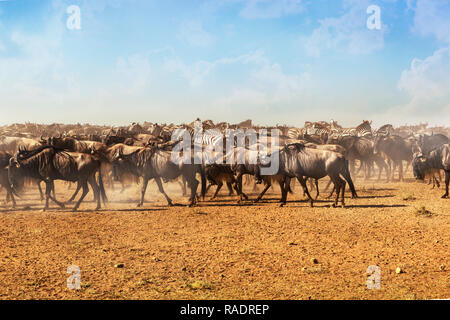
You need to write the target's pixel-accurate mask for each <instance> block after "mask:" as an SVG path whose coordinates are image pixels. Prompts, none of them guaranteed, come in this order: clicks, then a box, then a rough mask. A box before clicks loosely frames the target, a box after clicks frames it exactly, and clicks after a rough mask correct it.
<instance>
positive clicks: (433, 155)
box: [0, 119, 450, 211]
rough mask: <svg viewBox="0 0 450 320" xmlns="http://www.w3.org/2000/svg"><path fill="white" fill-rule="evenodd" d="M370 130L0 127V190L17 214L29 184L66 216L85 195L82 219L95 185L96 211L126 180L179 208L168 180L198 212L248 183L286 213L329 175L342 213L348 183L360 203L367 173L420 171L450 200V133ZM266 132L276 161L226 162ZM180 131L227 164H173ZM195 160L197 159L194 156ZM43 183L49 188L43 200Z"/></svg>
mask: <svg viewBox="0 0 450 320" xmlns="http://www.w3.org/2000/svg"><path fill="white" fill-rule="evenodd" d="M371 124H372V123H371V122H370V121H366V120H364V121H363V122H362V123H361V124H360V125H358V126H356V127H353V128H343V127H342V126H340V125H339V124H338V123H337V122H336V121H333V120H332V121H330V122H326V121H319V122H309V121H307V122H305V124H304V126H303V128H296V127H289V126H281V125H277V126H273V127H267V126H266V127H262V126H255V125H253V124H252V121H251V120H247V121H244V122H241V123H239V124H229V123H227V122H221V123H217V124H215V123H213V121H211V120H206V121H201V120H200V119H197V120H196V121H194V122H192V123H189V124H181V125H174V124H169V125H167V124H158V123H151V122H144V123H141V124H139V123H133V124H132V125H130V126H123V127H110V126H96V125H89V124H84V125H81V124H76V125H68V124H51V125H40V124H32V123H25V124H13V125H8V126H3V127H0V170H1V171H0V186H1V187H2V189H4V190H5V191H6V203H5V205H6V206H8V205H9V204H8V203H9V202H11V204H12V206H13V207H15V206H16V197H19V198H20V195H21V193H22V192H23V189H25V188H27V187H28V186H29V185H30V184H31V185H35V186H37V187H38V188H39V192H40V196H41V200H45V206H44V210H46V209H48V208H49V200H52V201H53V202H55V203H56V204H57V205H58V206H60V207H61V208H64V207H65V205H67V204H68V203H70V202H72V201H74V199H75V198H76V197H77V195H78V193H79V191H80V190H81V196H80V197H79V199H78V201H77V202H76V204H75V205H74V207H73V210H74V211H76V210H77V209H78V208H79V206H80V204H81V203H82V201H83V199H84V198H85V197H86V195H87V194H88V192H89V190H90V189H89V186H90V187H91V189H92V192H93V195H94V201H95V202H96V203H97V210H98V209H100V207H101V205H102V202H103V203H106V202H107V201H108V196H107V194H108V192H107V191H106V190H105V189H111V188H114V182H118V181H119V182H122V188H124V186H125V184H126V183H125V182H124V181H128V182H129V181H130V179H131V181H135V182H136V183H140V185H141V194H140V200H139V203H138V205H139V206H142V205H143V203H144V196H145V192H146V189H147V185H148V182H149V181H150V180H151V179H154V180H155V182H156V184H157V186H158V188H159V191H160V192H161V193H162V194H163V195H164V196H165V198H166V200H167V202H168V204H169V205H173V202H172V200H171V198H170V197H169V196H168V195H167V194H166V192H165V191H164V187H163V183H167V182H169V181H178V183H179V184H180V186H181V191H182V193H183V196H184V195H186V194H187V192H186V186H187V187H188V188H189V189H190V195H189V205H190V206H192V205H195V204H196V203H197V202H198V201H204V200H205V196H206V194H207V192H208V191H209V189H210V187H211V186H216V190H215V193H214V195H213V197H212V199H213V198H215V197H216V196H217V194H218V192H219V191H220V189H221V187H222V186H223V185H224V184H225V185H226V186H227V187H228V192H229V193H230V195H232V194H234V192H236V194H237V195H238V201H239V202H241V201H243V200H244V199H245V200H248V196H247V195H246V194H245V193H244V191H243V188H242V187H243V183H244V184H245V183H251V184H253V186H255V185H256V184H263V185H264V189H263V191H262V192H261V193H260V194H259V196H258V197H257V198H256V199H255V201H259V200H261V198H262V197H263V195H264V193H265V192H266V191H267V190H268V189H269V188H270V187H271V185H272V184H273V183H274V182H276V183H277V184H278V185H279V187H280V190H281V205H284V204H286V201H287V195H288V193H290V192H292V189H293V188H291V182H293V181H294V180H295V178H296V179H297V180H298V182H299V183H300V184H301V186H302V187H303V192H304V194H305V195H306V196H307V197H308V199H309V201H310V204H311V206H312V205H313V201H314V200H315V199H317V197H318V195H319V186H318V180H319V179H321V178H324V177H326V176H328V177H329V183H328V186H330V185H332V186H333V187H334V188H333V190H332V191H331V194H330V196H329V197H331V196H332V195H333V194H335V200H334V203H333V206H337V205H338V201H339V199H340V201H341V204H342V206H344V193H345V187H346V184H348V186H349V188H350V190H351V195H352V197H355V198H356V197H358V195H357V192H356V189H355V186H354V183H353V180H352V176H355V175H357V174H360V173H362V175H363V176H364V178H365V179H369V178H371V177H373V175H374V174H375V175H377V177H376V178H377V179H378V180H380V179H386V181H394V179H396V178H395V176H396V175H397V177H398V179H399V180H400V181H402V180H403V172H404V164H405V165H406V168H408V167H409V166H412V169H413V173H414V177H415V178H416V179H419V180H425V181H428V183H432V184H433V187H435V185H436V186H437V187H439V186H440V182H442V173H444V176H445V178H444V179H445V194H444V195H443V196H442V197H443V198H445V197H448V195H449V192H448V186H449V179H450V144H449V143H450V142H449V138H448V137H449V136H450V128H448V127H432V128H431V127H428V125H427V124H420V125H414V126H409V125H405V126H400V127H393V126H392V125H390V124H386V125H383V126H381V127H380V128H377V129H375V128H372V127H371ZM196 125H201V128H202V130H203V131H202V132H203V134H202V136H201V138H200V139H197V138H196V136H195V126H196ZM249 129H253V130H252V132H256V139H254V140H252V139H249V140H248V141H247V140H245V141H244V144H243V145H242V144H241V145H238V144H237V143H236V140H234V138H233V132H235V131H236V130H244V131H245V130H249ZM261 129H266V131H267V132H268V133H269V139H268V140H270V141H272V140H271V138H274V136H270V135H271V134H270V133H271V132H274V131H273V129H278V131H277V132H278V134H277V138H278V143H277V144H276V145H272V148H270V147H269V148H268V150H269V154H267V155H265V156H264V158H263V157H259V156H256V159H257V160H256V162H246V161H244V162H238V161H236V160H234V162H231V163H230V162H229V161H225V157H226V155H227V153H228V154H229V153H230V151H231V152H241V154H244V158H245V159H248V158H249V157H250V155H251V153H252V152H255V151H256V152H257V150H259V149H258V145H260V144H261V138H262V137H261V135H260V132H262V131H260V130H261ZM177 130H178V131H179V130H185V131H186V132H189V133H191V134H192V141H191V144H192V146H193V147H195V146H197V147H198V146H200V150H202V152H203V150H206V149H208V148H209V149H208V150H210V151H208V152H213V151H211V150H214V152H216V151H217V144H219V145H220V146H221V148H223V149H224V152H222V153H218V154H220V157H221V159H220V161H217V160H218V158H217V157H216V158H215V161H213V162H204V161H200V162H198V161H194V159H192V161H184V162H174V161H173V157H172V153H173V152H174V148H176V147H177V144H178V143H181V142H180V141H179V140H174V139H173V137H174V135H173V133H174V132H175V131H177ZM211 132H212V133H211ZM230 137H231V138H230ZM226 139H229V140H228V142H226V141H225V140H226ZM230 139H231V149H230V148H227V149H225V145H227V147H229V146H230ZM264 141H265V140H264ZM211 147H213V148H212V149H211ZM192 149H193V150H194V148H192ZM197 150H198V149H197ZM273 155H277V157H276V159H278V160H277V161H278V163H277V168H276V171H275V172H272V174H270V175H265V174H262V171H263V169H264V168H267V167H270V166H271V163H270V161H272V160H271V159H274V158H273V157H271V156H273ZM195 156H196V155H195V154H194V153H192V154H191V155H188V157H195ZM184 157H185V158H186V154H185V155H184ZM227 159H228V158H227ZM243 177H245V179H243ZM198 178H200V182H199V181H198V180H197V179H198ZM55 180H63V181H68V182H73V183H76V184H77V188H76V191H75V193H74V194H73V195H72V197H71V198H70V199H69V200H68V201H65V202H64V203H63V202H62V201H58V200H57V193H56V191H57V190H55V184H54V181H55ZM308 181H309V183H308ZM42 182H43V183H44V184H45V190H44V192H43V191H42V189H41V183H42ZM200 183H201V190H200V192H199V194H198V186H199V184H200ZM328 186H327V188H328ZM116 187H117V186H116ZM313 188H315V189H316V196H315V199H313V197H312V196H311V194H310V190H311V189H313Z"/></svg>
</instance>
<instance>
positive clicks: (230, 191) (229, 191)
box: [227, 182, 234, 196]
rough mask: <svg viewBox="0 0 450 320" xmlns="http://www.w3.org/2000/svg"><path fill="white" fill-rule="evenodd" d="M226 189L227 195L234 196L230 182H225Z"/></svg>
mask: <svg viewBox="0 0 450 320" xmlns="http://www.w3.org/2000/svg"><path fill="white" fill-rule="evenodd" d="M227 188H228V195H229V196H232V195H233V194H234V192H233V186H232V184H231V182H227Z"/></svg>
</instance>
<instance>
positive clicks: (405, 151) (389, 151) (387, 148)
mask: <svg viewBox="0 0 450 320" xmlns="http://www.w3.org/2000/svg"><path fill="white" fill-rule="evenodd" d="M413 144H414V143H413V142H412V141H411V140H405V139H403V138H402V137H400V136H395V135H392V136H377V137H376V138H375V146H374V153H376V154H380V153H384V154H385V155H386V156H387V157H388V158H389V159H390V160H391V161H392V162H393V163H394V165H393V167H392V168H391V175H392V180H393V179H394V171H395V168H396V167H397V166H398V167H399V169H398V175H399V180H400V181H403V163H402V161H403V160H405V161H408V162H411V160H412V156H413V152H412V148H413Z"/></svg>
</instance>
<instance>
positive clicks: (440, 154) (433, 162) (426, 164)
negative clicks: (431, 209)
mask: <svg viewBox="0 0 450 320" xmlns="http://www.w3.org/2000/svg"><path fill="white" fill-rule="evenodd" d="M430 169H442V170H444V171H445V194H444V195H443V196H442V198H447V197H448V185H449V180H450V144H444V145H442V146H440V147H439V148H437V149H434V150H432V151H430V153H429V154H428V155H424V154H422V153H416V154H414V158H413V173H414V177H415V178H416V179H419V180H423V179H424V178H425V173H426V172H427V171H428V170H430Z"/></svg>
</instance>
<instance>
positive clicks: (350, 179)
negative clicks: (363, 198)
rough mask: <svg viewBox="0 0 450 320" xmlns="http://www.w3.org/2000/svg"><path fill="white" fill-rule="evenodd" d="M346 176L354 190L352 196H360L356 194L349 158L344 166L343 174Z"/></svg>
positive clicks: (351, 188)
mask: <svg viewBox="0 0 450 320" xmlns="http://www.w3.org/2000/svg"><path fill="white" fill-rule="evenodd" d="M342 175H343V176H344V179H345V180H346V181H347V183H348V185H349V186H350V190H351V191H352V196H353V197H354V198H358V195H357V194H356V190H355V185H354V184H353V180H352V177H351V176H350V170H349V168H348V160H347V159H345V166H344V173H343V174H342Z"/></svg>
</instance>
